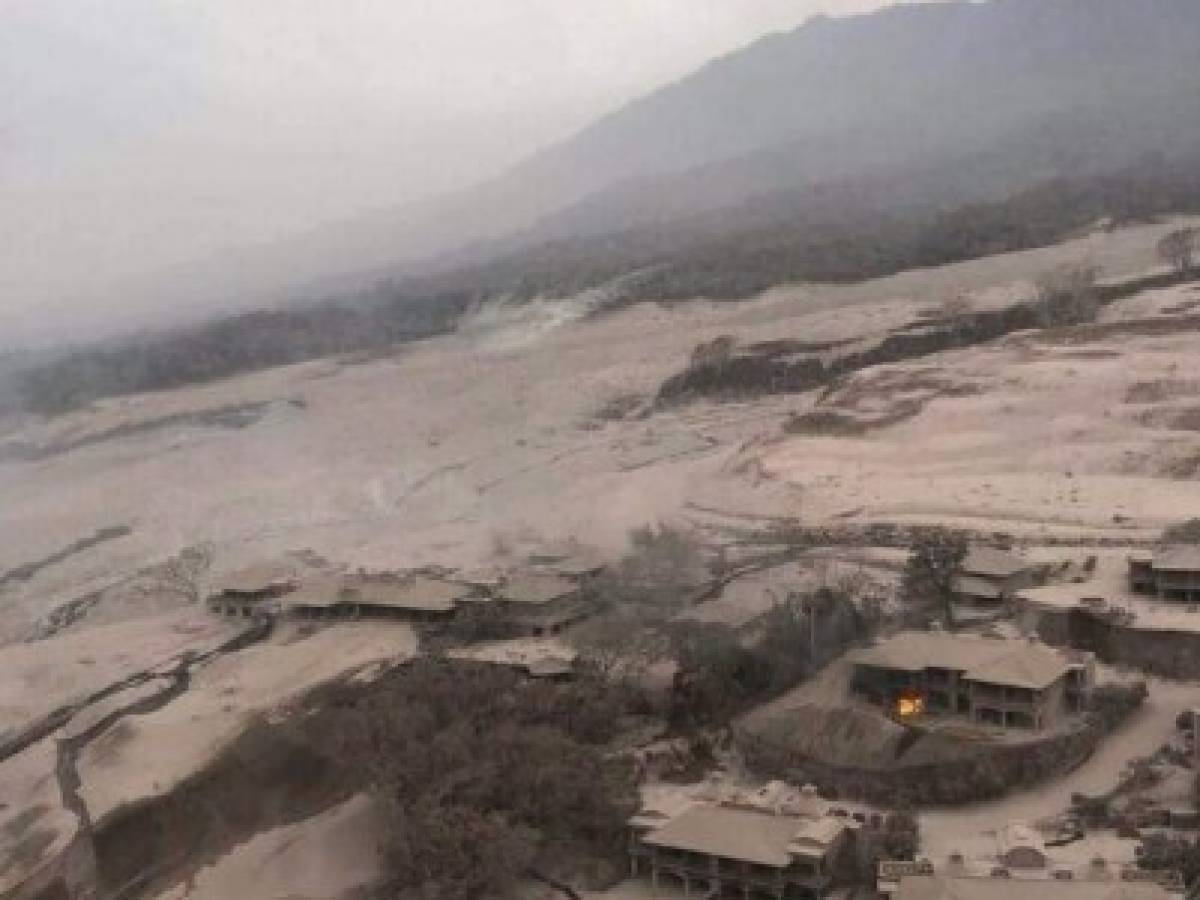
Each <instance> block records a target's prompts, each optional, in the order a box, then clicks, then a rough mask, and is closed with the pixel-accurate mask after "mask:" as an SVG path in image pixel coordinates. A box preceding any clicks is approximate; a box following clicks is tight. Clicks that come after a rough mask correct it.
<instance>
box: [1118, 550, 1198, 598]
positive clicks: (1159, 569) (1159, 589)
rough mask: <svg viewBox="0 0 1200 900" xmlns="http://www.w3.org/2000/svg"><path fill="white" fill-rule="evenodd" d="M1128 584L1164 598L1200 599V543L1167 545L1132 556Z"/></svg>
mask: <svg viewBox="0 0 1200 900" xmlns="http://www.w3.org/2000/svg"><path fill="white" fill-rule="evenodd" d="M1129 586H1130V588H1131V589H1132V590H1133V591H1134V592H1135V593H1138V594H1153V595H1154V596H1155V597H1158V598H1159V599H1161V600H1176V601H1180V602H1183V603H1197V602H1200V546H1196V547H1191V546H1182V547H1167V548H1166V549H1163V550H1160V551H1159V552H1157V553H1146V554H1141V555H1137V556H1131V557H1130V558H1129Z"/></svg>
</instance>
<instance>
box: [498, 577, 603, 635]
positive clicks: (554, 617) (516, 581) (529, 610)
mask: <svg viewBox="0 0 1200 900" xmlns="http://www.w3.org/2000/svg"><path fill="white" fill-rule="evenodd" d="M491 593H492V601H491V602H493V603H495V604H496V605H497V607H498V608H499V609H500V610H501V612H502V613H503V614H504V615H505V616H506V617H507V618H509V619H510V620H512V621H513V622H514V623H515V624H516V625H517V626H518V628H519V629H520V630H521V631H523V632H524V633H526V634H528V635H529V636H531V637H544V636H546V635H552V634H558V633H559V632H560V631H562V630H563V629H564V628H566V627H567V626H568V625H570V624H572V623H573V622H577V621H579V620H580V619H582V618H584V616H586V614H587V607H586V604H585V602H584V598H583V595H582V593H581V591H580V589H579V583H578V581H576V580H575V579H574V578H569V577H566V576H564V575H557V574H550V573H540V572H522V573H517V574H513V575H509V576H507V577H505V578H504V579H503V580H502V581H501V582H500V584H498V585H497V586H496V587H495V588H493V589H492V592H491Z"/></svg>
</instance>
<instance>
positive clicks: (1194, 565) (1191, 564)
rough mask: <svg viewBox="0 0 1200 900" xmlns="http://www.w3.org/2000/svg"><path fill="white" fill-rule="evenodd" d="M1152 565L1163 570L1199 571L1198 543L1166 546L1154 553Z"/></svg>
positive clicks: (1199, 551) (1199, 547)
mask: <svg viewBox="0 0 1200 900" xmlns="http://www.w3.org/2000/svg"><path fill="white" fill-rule="evenodd" d="M1153 565H1154V568H1156V569H1161V570H1162V571H1164V572H1200V545H1189V544H1179V545H1176V546H1173V547H1166V548H1164V549H1163V550H1161V551H1160V552H1158V553H1156V554H1154V563H1153Z"/></svg>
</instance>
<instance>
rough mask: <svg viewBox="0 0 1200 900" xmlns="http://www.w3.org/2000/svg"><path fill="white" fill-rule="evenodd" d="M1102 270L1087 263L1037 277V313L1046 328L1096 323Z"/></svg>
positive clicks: (1076, 264) (1055, 270)
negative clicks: (1098, 280)
mask: <svg viewBox="0 0 1200 900" xmlns="http://www.w3.org/2000/svg"><path fill="white" fill-rule="evenodd" d="M1099 276H1100V270H1099V269H1098V268H1097V267H1096V266H1093V265H1089V264H1087V263H1073V264H1069V265H1063V266H1059V267H1058V268H1056V269H1052V270H1051V271H1049V272H1046V273H1044V274H1042V275H1041V277H1039V278H1038V279H1037V300H1036V303H1037V312H1038V318H1039V319H1040V320H1041V323H1042V326H1043V327H1044V328H1052V327H1055V326H1058V325H1080V324H1082V323H1084V322H1094V321H1095V319H1096V315H1097V314H1098V313H1099V311H1100V300H1099V297H1098V296H1097V294H1096V281H1097V279H1098V278H1099Z"/></svg>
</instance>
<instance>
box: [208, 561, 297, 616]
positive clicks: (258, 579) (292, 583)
mask: <svg viewBox="0 0 1200 900" xmlns="http://www.w3.org/2000/svg"><path fill="white" fill-rule="evenodd" d="M299 585H300V574H299V572H298V570H297V569H296V568H295V567H293V566H290V565H287V564H286V563H259V564H256V565H253V566H247V567H246V568H244V569H238V570H237V571H234V572H231V573H229V574H228V575H226V576H225V577H224V578H222V579H221V580H220V581H219V582H218V584H217V589H216V590H215V591H214V592H213V594H212V595H211V596H210V597H209V598H208V600H207V601H206V605H207V607H208V610H209V612H212V613H214V614H215V615H219V616H228V617H230V618H245V619H251V618H269V617H272V616H275V615H278V613H279V600H280V598H281V597H283V596H285V595H286V594H289V593H291V592H292V591H294V590H296V588H297V587H298V586H299Z"/></svg>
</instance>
